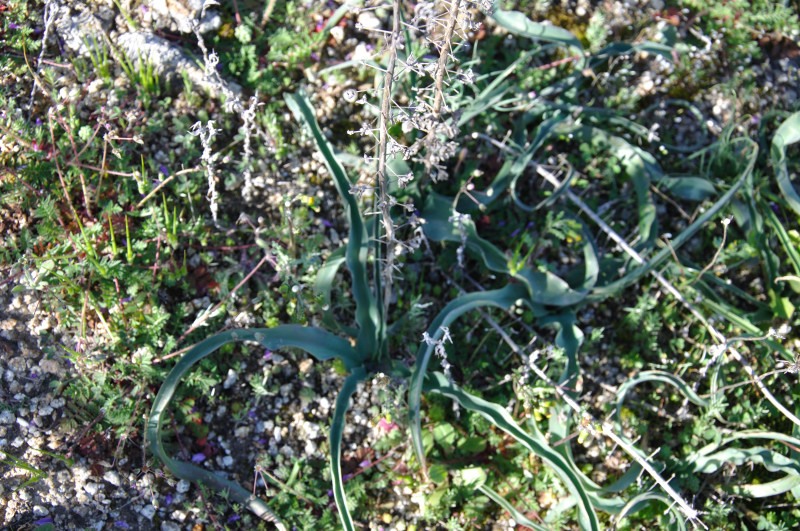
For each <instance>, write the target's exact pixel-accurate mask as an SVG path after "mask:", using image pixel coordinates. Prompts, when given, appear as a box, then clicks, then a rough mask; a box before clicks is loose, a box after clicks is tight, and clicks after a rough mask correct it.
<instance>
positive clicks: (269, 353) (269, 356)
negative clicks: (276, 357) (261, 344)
mask: <svg viewBox="0 0 800 531" xmlns="http://www.w3.org/2000/svg"><path fill="white" fill-rule="evenodd" d="M264 359H265V360H269V359H272V351H271V350H270V349H265V350H264Z"/></svg>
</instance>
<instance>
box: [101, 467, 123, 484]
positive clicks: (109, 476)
mask: <svg viewBox="0 0 800 531" xmlns="http://www.w3.org/2000/svg"><path fill="white" fill-rule="evenodd" d="M103 479H104V480H106V481H107V482H109V483H111V484H112V485H114V486H115V487H119V486H120V484H121V483H122V482H121V481H120V477H119V474H118V473H117V472H116V471H115V470H107V471H106V473H105V474H103Z"/></svg>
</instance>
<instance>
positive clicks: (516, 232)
mask: <svg viewBox="0 0 800 531" xmlns="http://www.w3.org/2000/svg"><path fill="white" fill-rule="evenodd" d="M519 231H520V229H514V230H513V232H511V237H512V238H516V237H517V234H519Z"/></svg>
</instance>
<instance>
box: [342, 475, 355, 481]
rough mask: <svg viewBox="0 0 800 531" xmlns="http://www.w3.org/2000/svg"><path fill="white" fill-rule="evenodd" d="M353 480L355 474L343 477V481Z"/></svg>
mask: <svg viewBox="0 0 800 531" xmlns="http://www.w3.org/2000/svg"><path fill="white" fill-rule="evenodd" d="M351 479H353V474H345V475H344V476H342V481H350V480H351Z"/></svg>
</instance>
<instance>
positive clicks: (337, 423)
mask: <svg viewBox="0 0 800 531" xmlns="http://www.w3.org/2000/svg"><path fill="white" fill-rule="evenodd" d="M366 377H367V373H366V371H365V370H364V369H363V368H361V367H357V368H355V369H353V372H351V373H350V375H349V376H348V377H347V378H345V380H344V384H343V385H342V389H341V390H340V391H339V394H338V396H337V397H336V406H335V407H334V410H333V420H332V422H331V433H330V444H331V461H330V462H331V480H332V481H333V498H334V500H335V501H336V507H337V508H338V509H339V520H340V521H341V522H342V527H343V528H344V529H345V530H346V531H354V530H355V525H354V524H353V518H352V517H351V516H350V510H349V509H348V508H347V499H346V497H345V492H344V479H343V477H342V433H343V432H344V425H345V414H346V413H347V409H348V408H349V406H350V397H351V396H353V393H354V392H355V391H356V387H358V384H359V382H362V381H364V379H366Z"/></svg>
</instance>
